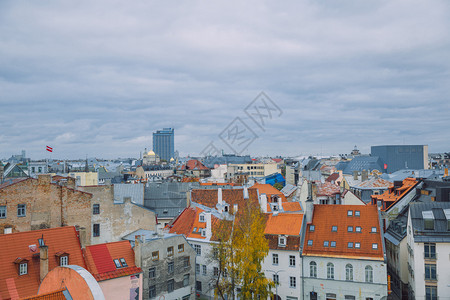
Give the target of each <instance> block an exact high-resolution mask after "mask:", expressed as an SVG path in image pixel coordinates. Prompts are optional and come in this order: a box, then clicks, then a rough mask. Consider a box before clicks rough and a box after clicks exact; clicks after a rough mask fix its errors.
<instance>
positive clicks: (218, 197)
mask: <svg viewBox="0 0 450 300" xmlns="http://www.w3.org/2000/svg"><path fill="white" fill-rule="evenodd" d="M217 204H219V205H222V204H223V201H222V188H218V189H217Z"/></svg>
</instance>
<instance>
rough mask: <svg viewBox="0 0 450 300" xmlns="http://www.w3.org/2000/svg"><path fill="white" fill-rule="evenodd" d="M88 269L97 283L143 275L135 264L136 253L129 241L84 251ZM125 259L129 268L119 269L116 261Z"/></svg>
mask: <svg viewBox="0 0 450 300" xmlns="http://www.w3.org/2000/svg"><path fill="white" fill-rule="evenodd" d="M84 254H85V258H86V264H87V269H88V270H89V272H91V273H92V275H93V276H94V278H95V279H96V280H97V281H102V280H107V279H113V278H118V277H122V276H128V275H134V274H139V273H142V269H141V268H138V267H136V265H135V263H134V251H133V249H132V248H131V245H130V242H129V241H120V242H114V243H106V244H98V245H92V246H87V247H86V249H84ZM121 258H124V259H125V262H126V264H127V267H121V268H117V267H116V265H115V264H114V259H121Z"/></svg>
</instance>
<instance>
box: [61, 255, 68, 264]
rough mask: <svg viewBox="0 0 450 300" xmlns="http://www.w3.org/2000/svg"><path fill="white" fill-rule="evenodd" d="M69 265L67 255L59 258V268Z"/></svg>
mask: <svg viewBox="0 0 450 300" xmlns="http://www.w3.org/2000/svg"><path fill="white" fill-rule="evenodd" d="M68 264H69V257H68V256H67V255H64V256H61V257H60V258H59V265H60V266H67V265H68Z"/></svg>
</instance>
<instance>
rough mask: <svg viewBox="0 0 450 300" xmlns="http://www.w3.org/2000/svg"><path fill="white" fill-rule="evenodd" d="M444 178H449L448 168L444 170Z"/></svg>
mask: <svg viewBox="0 0 450 300" xmlns="http://www.w3.org/2000/svg"><path fill="white" fill-rule="evenodd" d="M444 176H445V177H447V176H448V168H445V169H444Z"/></svg>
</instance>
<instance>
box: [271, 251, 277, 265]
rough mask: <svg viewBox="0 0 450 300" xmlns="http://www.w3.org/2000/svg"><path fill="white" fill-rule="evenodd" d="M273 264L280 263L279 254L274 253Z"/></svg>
mask: <svg viewBox="0 0 450 300" xmlns="http://www.w3.org/2000/svg"><path fill="white" fill-rule="evenodd" d="M272 264H274V265H278V254H272Z"/></svg>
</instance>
